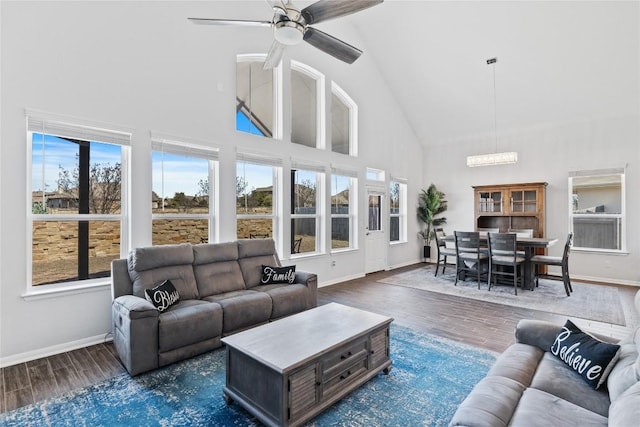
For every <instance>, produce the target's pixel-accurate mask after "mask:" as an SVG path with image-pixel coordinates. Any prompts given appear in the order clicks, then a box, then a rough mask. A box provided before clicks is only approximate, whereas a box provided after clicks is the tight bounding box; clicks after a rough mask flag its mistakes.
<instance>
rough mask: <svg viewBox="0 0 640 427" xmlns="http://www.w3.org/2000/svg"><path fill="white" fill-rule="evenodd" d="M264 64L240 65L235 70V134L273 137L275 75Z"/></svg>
mask: <svg viewBox="0 0 640 427" xmlns="http://www.w3.org/2000/svg"><path fill="white" fill-rule="evenodd" d="M263 65H264V64H263V63H262V62H242V61H240V62H238V63H237V68H236V130H238V131H241V132H247V133H251V134H254V135H260V136H266V137H269V138H271V137H272V135H273V129H272V123H273V72H272V70H264V69H263Z"/></svg>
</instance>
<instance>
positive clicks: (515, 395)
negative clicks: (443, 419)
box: [449, 376, 553, 427]
mask: <svg viewBox="0 0 640 427" xmlns="http://www.w3.org/2000/svg"><path fill="white" fill-rule="evenodd" d="M525 388H526V387H525V386H523V385H522V384H520V383H519V382H517V381H514V380H512V379H510V378H504V377H499V376H490V377H484V378H483V379H482V380H480V382H479V383H478V384H476V386H475V387H474V388H473V390H472V391H471V393H470V394H469V395H468V396H467V398H466V399H465V400H464V402H462V404H461V405H460V406H459V407H458V410H457V411H456V413H455V414H454V416H453V418H452V419H451V422H450V423H449V425H450V426H468V427H475V426H478V427H486V426H491V427H506V426H508V425H511V424H509V422H510V420H511V417H512V416H513V412H514V411H515V409H516V406H518V402H519V401H520V397H521V396H522V393H523V392H524V391H525ZM514 425H518V424H514ZM551 425H553V424H551ZM547 427H548V426H547Z"/></svg>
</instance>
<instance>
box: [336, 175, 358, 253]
mask: <svg viewBox="0 0 640 427" xmlns="http://www.w3.org/2000/svg"><path fill="white" fill-rule="evenodd" d="M341 173H343V172H340V171H334V172H333V174H332V175H331V249H332V250H334V251H335V250H341V249H350V248H353V247H354V246H355V245H354V242H355V237H354V235H353V234H354V232H355V228H354V224H355V223H356V222H355V212H356V205H355V200H356V197H355V191H356V188H357V185H356V180H357V178H355V173H353V174H351V173H349V172H346V173H345V174H344V175H342V174H341Z"/></svg>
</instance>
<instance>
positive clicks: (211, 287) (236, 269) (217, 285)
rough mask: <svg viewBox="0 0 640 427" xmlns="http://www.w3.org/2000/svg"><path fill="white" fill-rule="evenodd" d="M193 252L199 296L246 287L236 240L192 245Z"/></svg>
mask: <svg viewBox="0 0 640 427" xmlns="http://www.w3.org/2000/svg"><path fill="white" fill-rule="evenodd" d="M193 254H194V261H193V273H194V275H195V277H196V282H197V284H198V292H199V294H200V298H203V297H208V296H211V295H215V294H221V293H225V292H231V291H238V290H244V289H246V288H245V285H244V278H243V277H242V272H241V271H240V265H239V264H238V244H237V243H236V242H229V243H216V244H204V245H194V246H193Z"/></svg>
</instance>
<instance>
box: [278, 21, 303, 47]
mask: <svg viewBox="0 0 640 427" xmlns="http://www.w3.org/2000/svg"><path fill="white" fill-rule="evenodd" d="M274 33H275V34H274V35H275V38H276V40H278V41H279V42H280V43H282V44H284V45H288V46H291V45H294V44H298V43H300V42H301V41H302V28H301V26H300V24H298V23H297V22H293V21H286V22H280V23H278V24H277V25H276V28H275V30H274Z"/></svg>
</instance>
